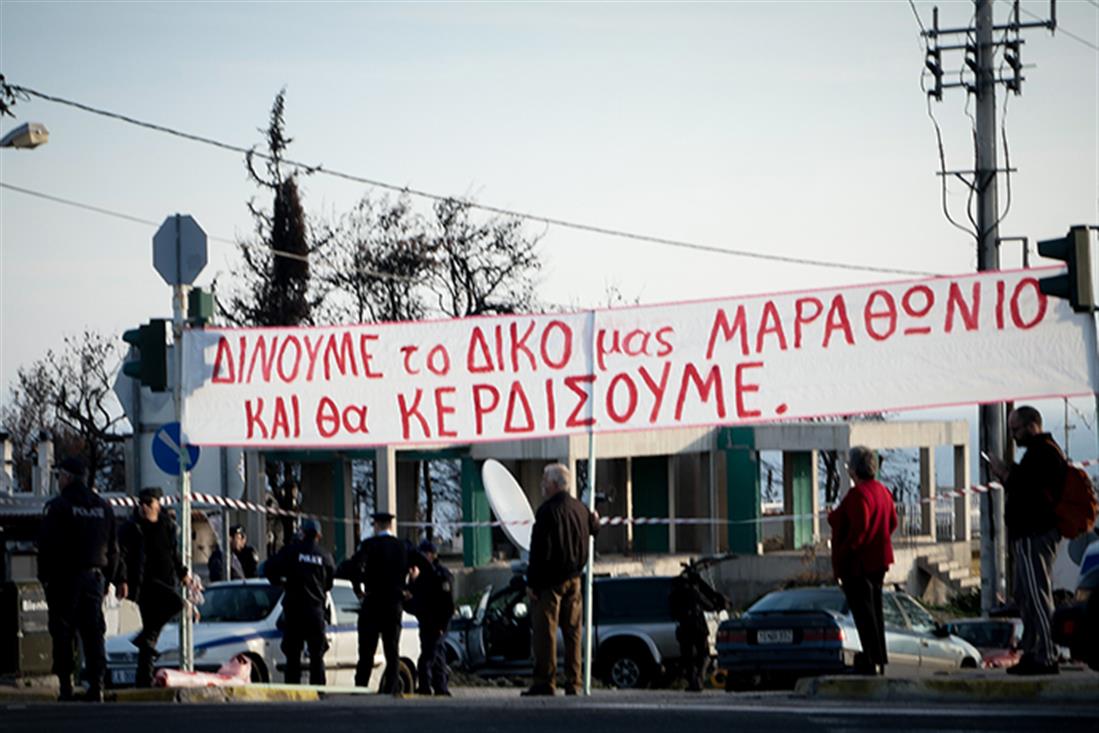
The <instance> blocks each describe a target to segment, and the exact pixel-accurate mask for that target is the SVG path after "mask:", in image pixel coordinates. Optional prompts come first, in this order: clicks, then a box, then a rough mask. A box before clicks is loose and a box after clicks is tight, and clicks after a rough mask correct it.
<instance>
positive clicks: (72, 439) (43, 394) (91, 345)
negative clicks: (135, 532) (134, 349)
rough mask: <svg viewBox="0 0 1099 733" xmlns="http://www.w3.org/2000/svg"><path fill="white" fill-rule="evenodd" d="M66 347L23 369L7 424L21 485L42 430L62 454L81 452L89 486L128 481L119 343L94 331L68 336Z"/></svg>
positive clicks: (115, 485) (26, 480)
mask: <svg viewBox="0 0 1099 733" xmlns="http://www.w3.org/2000/svg"><path fill="white" fill-rule="evenodd" d="M64 343H65V349H64V350H63V351H62V352H60V353H55V352H53V351H49V352H47V353H46V356H45V357H44V358H43V359H39V360H38V361H36V362H34V363H33V364H31V366H30V367H28V368H25V369H20V370H19V371H18V373H17V375H16V380H15V383H14V384H13V385H12V387H11V392H10V399H9V404H8V405H7V406H6V407H5V409H4V413H3V422H4V425H5V427H6V428H7V430H8V432H9V434H10V435H11V439H12V443H13V448H14V450H13V452H14V454H15V455H14V461H15V474H16V483H17V484H20V485H22V486H28V485H29V483H30V476H31V467H32V465H33V462H34V451H35V446H36V444H37V442H38V439H39V435H40V433H41V432H42V431H46V432H47V433H49V434H50V436H51V437H52V439H53V441H54V445H55V451H56V452H57V453H59V454H60V455H65V454H68V453H79V454H81V455H82V456H83V457H84V460H85V462H86V463H87V465H88V477H89V484H90V485H91V486H93V487H95V486H98V487H100V488H101V489H107V490H109V489H114V488H118V487H119V486H122V485H124V484H125V463H124V457H123V451H122V444H123V441H124V437H123V436H122V435H121V434H120V433H119V430H118V429H119V427H120V425H121V423H122V421H123V420H124V417H123V415H122V413H121V409H120V407H119V405H118V404H117V400H116V399H115V397H114V392H113V391H112V389H111V382H112V378H113V377H114V374H115V372H116V371H117V367H118V363H119V361H120V358H121V354H120V349H119V345H118V344H117V342H116V341H115V339H113V338H107V337H105V336H103V335H101V334H99V333H96V332H94V331H85V332H84V333H82V334H81V335H80V336H77V337H66V338H65V342H64Z"/></svg>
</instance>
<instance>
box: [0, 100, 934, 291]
mask: <svg viewBox="0 0 1099 733" xmlns="http://www.w3.org/2000/svg"><path fill="white" fill-rule="evenodd" d="M11 88H12V89H14V90H16V91H18V92H21V93H24V94H29V95H31V96H34V97H38V98H39V99H42V100H45V101H47V102H54V103H55V104H61V105H65V106H68V107H73V108H75V109H79V110H81V111H84V112H88V113H90V114H94V115H99V116H101V117H107V118H110V119H113V120H118V121H120V122H125V123H127V124H130V125H136V126H138V127H143V128H146V129H149V130H154V131H156V132H162V133H164V134H167V135H173V136H175V137H179V138H182V139H184V140H189V141H191V142H197V143H202V144H204V145H210V146H212V147H216V148H219V149H221V150H228V151H231V152H234V153H243V154H245V155H247V154H251V155H253V156H255V157H257V158H260V159H263V160H270V159H271V157H270V156H269V155H266V154H263V153H260V152H258V151H256V150H255V149H254V148H244V147H241V146H239V145H232V144H230V143H226V142H223V141H221V140H215V139H214V138H209V137H204V136H202V135H196V134H193V133H189V132H184V131H181V130H177V129H174V128H171V127H166V126H164V125H159V124H156V123H153V122H146V121H144V120H139V119H137V118H135V117H130V116H128V115H123V114H119V113H117V112H111V111H109V110H105V109H100V108H97V107H92V106H90V105H87V104H84V103H82V102H75V101H73V100H70V99H64V98H62V97H56V96H53V95H50V94H45V93H43V92H39V91H37V90H34V89H30V88H28V87H23V86H15V85H13V86H12V87H11ZM280 161H281V162H282V163H284V164H286V165H289V166H291V167H294V168H297V169H298V170H301V171H306V172H313V173H318V174H321V175H327V176H332V177H333V178H340V179H343V180H346V181H351V182H354V183H360V184H364V185H367V186H372V187H375V188H381V189H384V190H387V191H393V192H396V193H400V194H408V195H412V196H418V197H420V198H425V199H429V200H432V201H436V202H441V201H453V200H457V199H455V197H453V196H442V195H440V194H436V193H431V192H429V191H424V190H421V189H415V188H410V187H408V186H398V185H396V184H392V183H386V182H385V181H379V180H376V179H373V178H367V177H365V176H359V175H355V174H352V173H344V172H342V171H337V170H333V169H329V168H325V167H324V166H323V165H308V164H306V163H302V162H300V161H294V160H288V159H285V158H283V159H280ZM462 203H464V204H465V205H467V206H469V207H470V208H473V209H478V210H480V211H485V212H488V213H492V214H498V215H501V216H509V217H514V218H517V219H524V220H527V221H537V222H542V223H544V224H546V225H547V226H549V225H552V226H559V227H562V228H566V229H573V230H576V231H583V232H588V233H592V234H602V235H605V236H609V237H618V238H621V239H630V240H634V241H639V242H647V243H649V244H660V245H665V246H668V247H677V248H680V249H689V250H694V251H697V252H708V253H712V254H720V255H726V256H732V257H747V258H751V259H757V260H766V261H771V262H784V263H787V264H795V265H806V266H811V267H828V268H833V269H841V270H858V271H862V272H876V273H886V274H890V275H917V276H930V275H938V274H941V273H935V272H927V271H924V270H907V269H902V268H896V267H876V266H873V265H862V264H856V263H848V262H837V261H831V260H818V259H812V258H808V257H794V256H790V255H778V254H768V253H764V252H753V251H750V250H737V249H726V248H723V247H715V246H713V245H708V244H699V243H696V242H688V241H684V240H679V239H669V238H666V237H656V236H650V235H647V234H640V233H636V232H628V231H624V230H620V229H611V228H609V227H602V226H595V225H591V224H582V223H578V222H573V221H568V220H565V219H559V218H556V217H550V216H541V215H538V214H531V213H528V212H522V211H517V210H514V209H505V208H502V207H498V206H489V205H487V204H479V203H476V202H473V201H463V202H462Z"/></svg>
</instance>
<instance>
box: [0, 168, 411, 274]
mask: <svg viewBox="0 0 1099 733" xmlns="http://www.w3.org/2000/svg"><path fill="white" fill-rule="evenodd" d="M0 188H6V189H8V190H10V191H15V192H17V193H21V194H24V195H27V196H33V197H35V198H40V199H43V200H45V201H51V202H53V203H55V204H63V205H65V206H72V207H74V208H77V209H83V210H85V211H92V212H95V213H96V214H102V215H104V216H110V217H114V218H115V219H122V220H123V221H129V222H133V223H135V224H146V225H148V226H151V227H159V226H160V225H161V224H162V222H159V221H153V220H152V219H143V218H142V217H140V216H134V215H133V214H126V213H123V212H121V211H114V210H113V209H105V208H103V207H102V206H93V205H92V204H85V203H82V202H80V201H74V200H72V199H67V198H62V197H61V196H54V195H52V194H48V193H43V192H42V191H35V190H33V189H30V188H23V187H22V186H15V185H12V184H10V183H5V182H3V181H0ZM206 238H207V239H209V240H210V241H213V242H221V243H222V244H232V245H238V246H244V247H250V248H252V249H257V250H262V251H264V252H267V253H269V254H272V255H274V256H276V257H285V258H286V259H290V260H298V261H299V262H306V263H308V262H309V261H310V259H309V257H308V256H307V255H302V254H298V253H297V252H287V251H285V250H281V249H271V248H269V247H265V246H263V245H254V244H244V243H241V242H238V241H236V240H233V239H229V238H227V237H218V236H214V235H211V234H207V235H206ZM357 271H358V272H360V273H362V274H363V275H367V276H370V277H376V278H378V279H379V280H400V281H406V282H414V278H410V277H408V276H406V275H396V274H392V273H388V272H379V271H377V270H370V269H367V268H358V269H357Z"/></svg>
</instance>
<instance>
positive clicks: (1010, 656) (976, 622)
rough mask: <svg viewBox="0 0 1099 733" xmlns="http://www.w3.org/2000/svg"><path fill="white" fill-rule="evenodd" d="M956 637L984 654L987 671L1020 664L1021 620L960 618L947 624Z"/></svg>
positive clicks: (982, 656)
mask: <svg viewBox="0 0 1099 733" xmlns="http://www.w3.org/2000/svg"><path fill="white" fill-rule="evenodd" d="M945 626H946V630H947V631H949V632H950V633H951V634H953V635H954V636H958V637H961V638H962V639H965V640H966V641H968V642H969V643H970V644H972V645H973V646H975V647H977V650H978V651H979V652H980V653H981V666H983V667H984V668H985V669H1006V668H1007V667H1014V666H1015V665H1016V664H1018V663H1019V658H1020V657H1021V656H1022V654H1023V653H1022V652H1021V651H1020V650H1019V644H1020V643H1021V642H1022V640H1023V620H1022V619H1020V618H960V619H956V620H954V621H950V622H949V623H947V624H945Z"/></svg>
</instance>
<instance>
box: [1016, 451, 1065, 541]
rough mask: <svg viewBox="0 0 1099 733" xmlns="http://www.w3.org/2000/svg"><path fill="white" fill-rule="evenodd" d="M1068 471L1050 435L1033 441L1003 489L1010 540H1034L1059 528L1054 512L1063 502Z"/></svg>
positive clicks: (1063, 458) (1063, 457)
mask: <svg viewBox="0 0 1099 733" xmlns="http://www.w3.org/2000/svg"><path fill="white" fill-rule="evenodd" d="M1067 468H1068V463H1067V461H1066V460H1065V454H1064V453H1062V452H1061V449H1060V448H1059V447H1058V446H1057V443H1055V442H1054V441H1053V437H1052V436H1051V435H1050V434H1049V433H1039V434H1038V435H1035V436H1034V437H1033V438H1031V439H1030V441H1029V442H1028V444H1027V446H1026V453H1025V454H1023V459H1022V460H1021V461H1019V462H1018V463H1017V464H1014V465H1013V466H1011V473H1010V474H1009V475H1008V478H1007V483H1006V484H1005V486H1004V489H1005V498H1006V501H1007V505H1006V506H1005V507H1004V515H1005V520H1006V522H1007V536H1008V538H1009V539H1011V540H1017V539H1020V538H1023V537H1034V536H1035V535H1040V534H1045V533H1046V532H1049V531H1051V530H1053V529H1055V528H1056V527H1057V515H1056V514H1055V513H1054V509H1053V508H1054V505H1055V503H1056V501H1057V500H1058V499H1060V498H1061V489H1062V488H1063V487H1064V483H1065V471H1066V470H1067Z"/></svg>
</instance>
